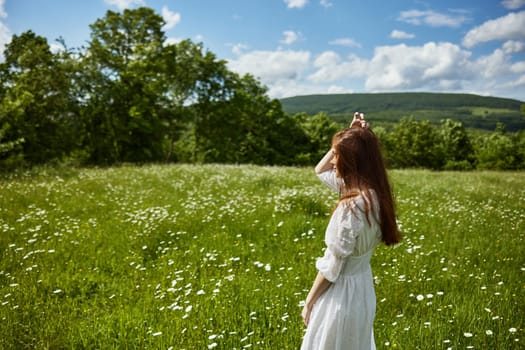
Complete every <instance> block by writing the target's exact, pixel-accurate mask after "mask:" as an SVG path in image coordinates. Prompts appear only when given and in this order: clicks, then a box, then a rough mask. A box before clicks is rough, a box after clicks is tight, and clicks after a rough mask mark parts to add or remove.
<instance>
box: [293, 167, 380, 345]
mask: <svg viewBox="0 0 525 350" xmlns="http://www.w3.org/2000/svg"><path fill="white" fill-rule="evenodd" d="M318 176H319V179H320V180H321V181H323V182H324V183H325V184H327V185H328V186H330V187H331V188H332V189H334V190H336V191H338V192H339V191H340V188H341V186H342V180H341V179H339V178H337V177H336V176H335V171H333V170H329V171H326V172H324V173H322V174H319V175H318ZM372 197H373V198H371V200H372V203H371V204H370V205H371V207H372V209H371V212H370V215H369V216H370V224H369V223H368V221H367V219H366V216H365V214H364V208H365V201H364V198H363V197H362V196H358V197H356V198H355V201H354V202H348V203H340V204H339V205H338V206H337V208H336V209H335V211H334V212H333V214H332V217H331V219H330V222H329V224H328V227H327V228H326V235H325V243H326V246H327V247H326V249H325V253H324V256H323V257H322V258H320V259H318V260H317V262H316V268H317V269H318V270H319V271H320V272H321V273H322V275H323V276H324V277H325V278H326V279H327V280H329V281H330V282H332V285H330V287H328V289H327V290H326V291H325V292H324V293H323V294H322V295H321V296H320V297H319V299H318V300H317V302H316V303H315V305H314V306H313V308H312V312H311V315H310V322H309V324H308V327H307V329H306V333H305V335H304V338H303V343H302V346H301V350H307V349H310V350H321V349H324V350H328V349H341V350H343V349H344V350H370V349H375V343H374V333H373V322H374V317H375V310H376V296H375V291H374V283H373V278H372V270H371V268H370V258H371V256H372V253H373V251H374V248H375V247H376V246H377V245H378V244H379V243H380V242H381V228H380V226H379V220H378V217H377V214H378V213H379V207H378V202H377V198H376V197H375V193H374V192H372ZM350 206H351V207H353V209H354V210H353V211H352V210H351V208H350ZM356 206H357V207H356Z"/></svg>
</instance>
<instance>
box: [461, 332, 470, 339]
mask: <svg viewBox="0 0 525 350" xmlns="http://www.w3.org/2000/svg"><path fill="white" fill-rule="evenodd" d="M463 336H464V337H465V338H472V333H470V332H465V333H463Z"/></svg>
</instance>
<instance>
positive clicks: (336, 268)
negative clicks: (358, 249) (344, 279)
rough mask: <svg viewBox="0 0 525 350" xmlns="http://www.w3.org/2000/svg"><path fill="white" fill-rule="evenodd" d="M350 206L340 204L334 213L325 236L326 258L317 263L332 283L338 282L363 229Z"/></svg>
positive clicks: (361, 223) (360, 221) (317, 266)
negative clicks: (358, 234)
mask: <svg viewBox="0 0 525 350" xmlns="http://www.w3.org/2000/svg"><path fill="white" fill-rule="evenodd" d="M349 205H351V204H347V203H340V204H339V206H338V207H337V208H336V210H335V211H334V213H333V215H332V218H331V220H330V224H329V227H328V229H327V233H326V236H325V243H326V249H325V251H324V256H323V257H322V258H320V259H318V260H317V262H316V268H317V269H318V270H319V271H320V272H321V274H322V275H323V276H324V277H325V278H326V279H327V280H329V281H330V282H335V281H336V280H337V278H338V277H339V274H340V273H341V270H342V268H343V266H344V263H345V261H346V258H347V257H348V256H350V255H352V253H353V252H354V248H355V245H356V239H357V237H358V236H357V233H358V232H361V230H362V227H363V222H362V220H360V219H359V218H358V217H356V215H354V213H353V212H352V210H350V208H349V207H348V206H349ZM355 212H359V210H355Z"/></svg>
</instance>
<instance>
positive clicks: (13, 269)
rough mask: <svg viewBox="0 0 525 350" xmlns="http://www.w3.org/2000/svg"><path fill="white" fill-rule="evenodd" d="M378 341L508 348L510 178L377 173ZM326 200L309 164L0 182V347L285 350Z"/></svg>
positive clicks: (513, 212) (118, 170)
mask: <svg viewBox="0 0 525 350" xmlns="http://www.w3.org/2000/svg"><path fill="white" fill-rule="evenodd" d="M391 175H392V180H393V184H394V189H395V193H396V198H397V203H398V209H399V219H400V225H401V227H402V229H403V233H404V236H405V238H404V241H403V243H402V244H400V245H398V246H397V247H395V248H388V247H385V246H381V247H380V248H378V249H377V250H376V254H375V256H374V258H373V260H372V265H373V266H372V267H373V272H374V275H375V282H376V293H377V300H378V307H377V315H376V322H375V334H376V343H377V345H378V348H385V349H388V348H398V349H449V348H450V349H467V348H474V349H519V348H522V347H523V340H522V339H521V338H523V327H524V318H525V317H524V315H525V308H524V306H523V300H524V293H523V291H524V287H525V285H524V282H523V281H524V280H525V279H524V277H525V259H524V258H523V256H524V249H523V238H524V237H523V236H524V233H525V210H524V204H523V203H525V176H524V175H523V174H522V173H497V172H479V173H478V172H475V173H452V172H451V173H442V172H440V173H436V172H428V171H418V170H410V171H408V170H407V171H394V172H392V174H391ZM335 199H336V197H335V195H334V194H333V193H331V192H330V190H328V189H327V188H325V187H324V186H323V185H322V184H320V183H319V182H318V180H317V179H316V178H315V176H314V175H313V172H312V169H300V168H279V167H255V166H223V165H203V166H190V165H172V166H160V165H151V166H144V167H132V166H124V167H115V168H108V169H76V170H75V169H40V170H39V171H36V172H35V171H33V172H32V173H26V174H16V175H12V176H4V178H3V179H2V180H0V254H1V255H0V321H1V324H2V326H1V327H0V348H6V349H19V348H43V349H45V348H50V349H55V348H140V349H142V348H155V349H156V348H159V349H169V348H172V349H213V348H216V349H245V348H254V349H296V348H298V346H299V344H300V342H301V338H302V334H303V331H304V328H303V326H302V321H301V319H300V315H299V313H300V310H301V308H300V307H299V304H300V303H301V301H302V300H303V299H304V298H305V296H306V293H307V291H308V289H309V288H310V286H311V283H312V281H313V278H314V276H315V273H316V271H315V270H314V262H315V258H316V257H319V256H320V255H321V253H322V249H323V236H324V229H325V227H326V224H327V222H328V214H329V213H330V211H331V209H332V207H333V205H334V201H335Z"/></svg>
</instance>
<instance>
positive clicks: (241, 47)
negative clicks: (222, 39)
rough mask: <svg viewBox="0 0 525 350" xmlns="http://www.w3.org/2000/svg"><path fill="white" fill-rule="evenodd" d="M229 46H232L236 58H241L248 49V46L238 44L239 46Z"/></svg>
mask: <svg viewBox="0 0 525 350" xmlns="http://www.w3.org/2000/svg"><path fill="white" fill-rule="evenodd" d="M227 46H231V48H232V53H234V54H235V55H236V56H239V55H241V54H242V53H243V51H244V50H246V49H248V48H249V47H248V45H245V44H241V43H237V44H228V45H227Z"/></svg>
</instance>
